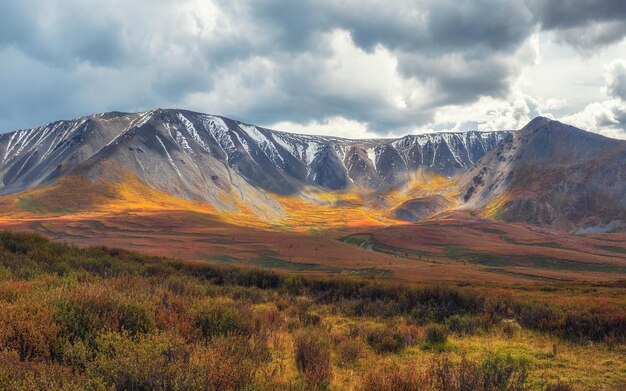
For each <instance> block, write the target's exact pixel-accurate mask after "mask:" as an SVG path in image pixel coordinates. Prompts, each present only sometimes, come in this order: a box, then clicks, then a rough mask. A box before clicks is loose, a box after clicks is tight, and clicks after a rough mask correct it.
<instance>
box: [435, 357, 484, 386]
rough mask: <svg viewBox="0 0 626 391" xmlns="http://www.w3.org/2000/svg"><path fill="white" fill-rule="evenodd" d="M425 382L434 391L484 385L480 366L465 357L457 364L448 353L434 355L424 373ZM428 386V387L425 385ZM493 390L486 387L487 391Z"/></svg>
mask: <svg viewBox="0 0 626 391" xmlns="http://www.w3.org/2000/svg"><path fill="white" fill-rule="evenodd" d="M424 383H426V384H428V386H429V389H431V390H434V391H456V390H458V391H465V390H477V391H478V390H481V389H482V387H483V384H482V379H481V373H480V370H479V368H478V366H477V365H476V364H475V363H473V362H471V361H468V360H467V359H466V358H465V357H462V358H461V362H460V363H459V364H458V365H457V364H454V363H453V362H452V360H450V358H449V357H448V356H447V355H446V356H443V357H441V358H440V357H433V359H432V361H431V363H430V366H429V368H428V369H427V370H426V373H425V374H424ZM424 388H426V387H424ZM487 390H489V391H490V390H491V389H489V388H485V391H487Z"/></svg>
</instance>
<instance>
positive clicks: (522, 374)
mask: <svg viewBox="0 0 626 391" xmlns="http://www.w3.org/2000/svg"><path fill="white" fill-rule="evenodd" d="M480 369H481V372H482V377H483V381H482V383H483V387H484V389H485V390H507V391H518V390H524V389H525V387H524V383H525V382H526V378H527V377H528V371H527V369H526V364H525V363H524V362H521V361H518V360H514V359H513V358H512V357H511V356H506V357H502V356H498V355H495V356H491V357H488V358H487V359H486V360H485V361H484V362H483V364H482V365H481V368H480Z"/></svg>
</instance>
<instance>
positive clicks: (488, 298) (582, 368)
mask: <svg viewBox="0 0 626 391" xmlns="http://www.w3.org/2000/svg"><path fill="white" fill-rule="evenodd" d="M625 338H626V289H625V287H624V284H623V283H613V284H611V285H602V284H596V285H583V284H578V283H577V284H573V283H572V284H543V285H527V286H522V285H520V286H498V285H480V284H471V285H470V284H454V283H446V284H445V285H443V284H419V285H417V284H406V283H393V282H388V281H387V282H379V281H374V280H364V279H351V280H347V279H336V278H329V277H302V276H290V275H282V274H276V273H273V272H269V271H263V270H257V269H242V268H232V267H216V266H211V265H209V264H207V263H204V262H187V261H180V260H173V259H164V258H157V257H149V256H144V255H139V254H137V253H131V252H127V251H123V250H116V249H109V248H104V247H89V248H82V249H81V248H78V247H74V246H69V245H65V244H57V243H52V242H49V241H48V240H46V239H44V238H42V237H40V236H37V235H29V234H13V233H2V234H0V389H3V390H4V389H6V390H57V389H61V390H283V389H288V390H289V389H291V390H309V389H332V390H381V391H385V390H526V389H540V390H569V389H624V388H626V380H624V379H626V363H625V362H626V345H625Z"/></svg>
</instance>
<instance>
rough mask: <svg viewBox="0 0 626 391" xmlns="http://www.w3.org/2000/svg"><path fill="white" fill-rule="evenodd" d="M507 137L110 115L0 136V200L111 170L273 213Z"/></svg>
mask: <svg viewBox="0 0 626 391" xmlns="http://www.w3.org/2000/svg"><path fill="white" fill-rule="evenodd" d="M507 135H508V133H507V132H467V133H437V134H427V135H410V136H406V137H403V138H399V139H374V140H350V139H341V138H335V137H321V136H309V135H300V134H292V133H285V132H279V131H273V130H269V129H264V128H261V127H257V126H254V125H249V124H244V123H241V122H238V121H234V120H231V119H228V118H224V117H219V116H214V115H206V114H200V113H194V112H190V111H185V110H161V109H158V110H153V111H149V112H144V113H137V114H127V113H118V112H112V113H105V114H99V115H93V116H88V117H83V118H79V119H76V120H71V121H58V122H54V123H51V124H48V125H45V126H42V127H38V128H34V129H28V130H19V131H16V132H12V133H8V134H3V135H1V136H0V178H1V182H0V193H1V194H10V193H15V192H20V191H24V190H27V189H31V188H34V187H37V186H40V185H44V184H48V183H52V182H54V181H55V180H56V179H58V178H61V177H63V176H66V175H68V174H73V173H80V174H81V175H82V176H83V177H85V178H88V179H89V180H94V179H96V178H102V177H106V176H107V175H109V176H111V175H114V174H113V173H112V170H111V165H113V166H114V167H117V168H119V169H121V170H124V171H126V172H130V173H132V175H136V176H137V177H138V178H139V179H141V180H142V181H143V182H145V183H147V184H148V185H150V186H151V187H154V188H156V189H159V190H161V191H164V192H167V193H169V194H172V195H174V196H177V197H183V198H187V199H191V200H202V201H207V202H209V203H211V204H213V205H216V206H217V207H229V205H228V204H229V201H228V199H229V197H227V196H225V194H233V193H234V194H235V195H236V197H237V198H240V199H241V200H243V201H244V202H246V201H249V202H253V203H255V202H258V200H265V201H267V203H268V205H266V206H269V207H272V202H271V200H270V199H269V198H268V197H267V193H268V192H269V193H272V194H278V195H292V194H297V193H299V192H300V191H301V190H302V189H303V188H305V187H315V188H320V189H328V190H345V189H351V188H358V189H363V190H375V191H380V190H384V189H386V188H391V187H395V186H401V185H403V184H405V183H406V182H407V180H408V178H409V176H410V174H411V173H413V172H415V171H416V170H419V169H423V170H425V171H428V172H432V173H434V174H438V175H444V176H455V175H457V174H459V173H461V172H463V171H465V170H467V169H469V168H470V167H472V166H473V165H474V164H475V163H476V162H477V161H478V160H479V159H480V158H481V157H482V156H483V155H484V154H485V153H486V152H487V151H489V150H491V149H492V148H494V147H495V146H496V145H497V144H498V143H499V142H500V141H501V140H502V139H503V138H505V137H506V136H507ZM104 163H107V164H104ZM115 175H119V173H117V172H116V173H115ZM265 201H264V202H265ZM274 206H276V205H274ZM276 207H277V206H276Z"/></svg>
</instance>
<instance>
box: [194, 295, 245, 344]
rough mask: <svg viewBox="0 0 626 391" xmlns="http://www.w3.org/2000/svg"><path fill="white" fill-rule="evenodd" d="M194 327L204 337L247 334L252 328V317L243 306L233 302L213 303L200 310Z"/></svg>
mask: <svg viewBox="0 0 626 391" xmlns="http://www.w3.org/2000/svg"><path fill="white" fill-rule="evenodd" d="M195 324H196V327H197V328H198V329H199V330H200V332H201V334H202V337H203V338H204V339H211V338H213V337H216V336H227V335H249V334H251V333H252V332H253V330H254V324H253V319H252V316H251V314H250V313H249V311H246V310H245V309H244V308H234V307H233V304H226V303H214V304H213V305H210V306H208V307H206V308H204V309H202V310H201V311H200V313H199V314H198V316H197V319H196V322H195Z"/></svg>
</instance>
